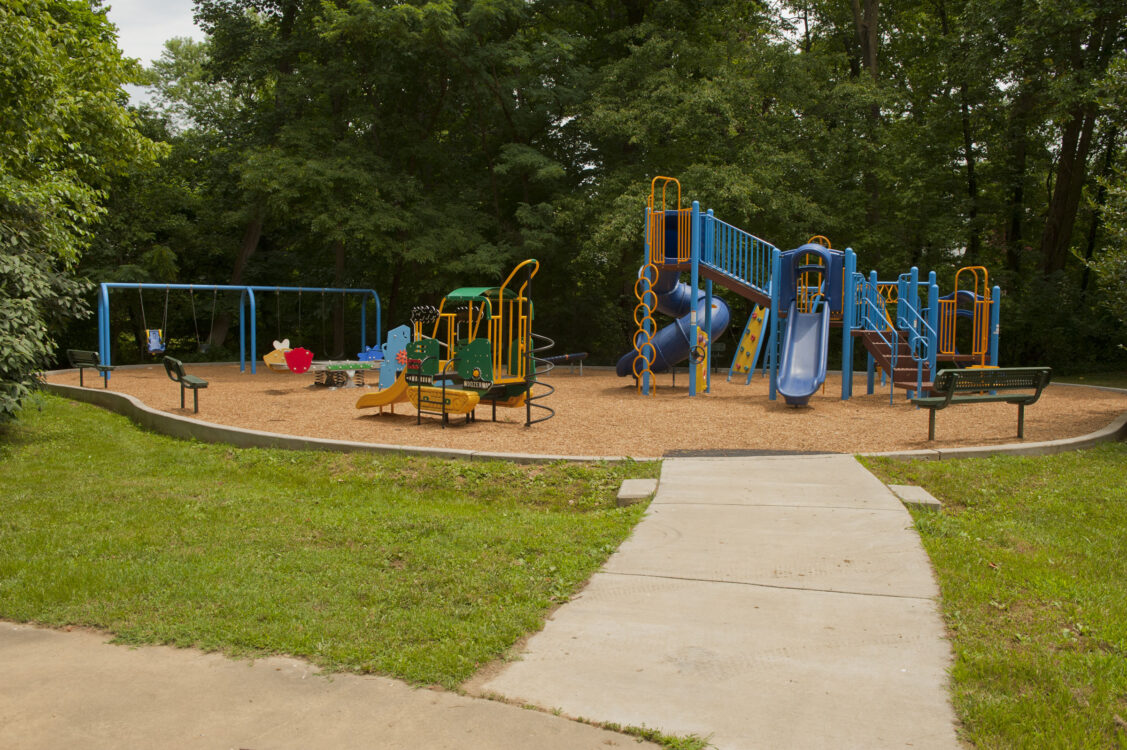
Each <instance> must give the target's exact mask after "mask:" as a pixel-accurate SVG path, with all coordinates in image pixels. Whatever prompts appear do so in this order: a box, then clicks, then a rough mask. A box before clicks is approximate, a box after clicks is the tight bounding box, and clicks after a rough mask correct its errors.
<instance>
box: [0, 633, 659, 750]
mask: <svg viewBox="0 0 1127 750" xmlns="http://www.w3.org/2000/svg"><path fill="white" fill-rule="evenodd" d="M106 641H107V638H106V636H104V635H100V634H97V633H91V632H87V631H74V632H70V633H64V632H59V631H54V630H45V629H40V628H34V627H30V626H27V625H16V624H13V623H8V622H0V748H21V750H38V749H40V748H42V749H43V750H56V749H57V748H82V750H100V749H101V748H105V749H106V750H111V749H112V750H121V749H122V748H160V750H177V749H179V748H191V749H193V750H194V749H195V748H207V749H208V750H216V749H220V750H226V749H227V748H241V749H243V750H266V749H271V750H288V749H290V748H292V749H293V750H299V749H300V750H316V749H317V748H326V749H330V748H331V749H332V750H344V749H347V748H358V749H359V748H365V749H371V748H380V750H391V749H393V748H403V750H416V749H418V748H427V749H428V750H429V749H431V748H450V750H455V749H456V748H471V749H476V750H495V749H497V750H506V749H512V750H524V749H525V748H549V749H552V750H573V748H586V749H588V750H613V748H621V749H622V750H626V749H627V748H629V749H630V750H633V748H637V747H645V748H651V749H652V750H656V747H657V746H656V745H653V744H650V743H639V742H638V741H637V740H636V739H635V738H633V737H629V736H626V735H622V734H618V733H615V732H607V731H604V730H601V729H596V728H594V727H591V726H587V725H585V724H580V723H577V722H573V721H568V720H567V719H563V718H560V717H557V716H552V715H550V714H546V713H541V712H538V711H530V710H527V709H522V708H517V707H515V706H509V705H505V704H504V703H499V702H496V701H487V700H481V699H475V698H467V697H464V696H460V695H455V694H453V693H448V692H442V691H431V690H425V689H417V690H416V689H412V688H411V687H409V686H407V685H405V684H404V683H402V682H398V681H396V680H391V679H387V678H383V677H362V676H357V675H332V676H331V677H321V676H317V674H316V672H315V668H313V667H310V665H309V664H307V663H305V662H302V661H298V660H296V659H285V658H269V659H259V660H257V661H255V662H249V661H236V660H232V659H228V658H226V657H223V656H220V655H218V654H203V653H200V652H199V651H195V650H192V649H174V648H166V647H159V646H146V647H142V648H129V647H126V646H114V645H110V644H108V643H107V642H106Z"/></svg>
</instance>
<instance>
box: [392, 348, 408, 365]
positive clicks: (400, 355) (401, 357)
mask: <svg viewBox="0 0 1127 750" xmlns="http://www.w3.org/2000/svg"><path fill="white" fill-rule="evenodd" d="M395 361H396V362H398V363H399V364H401V365H405V364H407V350H406V349H400V350H399V351H398V352H396V354H395Z"/></svg>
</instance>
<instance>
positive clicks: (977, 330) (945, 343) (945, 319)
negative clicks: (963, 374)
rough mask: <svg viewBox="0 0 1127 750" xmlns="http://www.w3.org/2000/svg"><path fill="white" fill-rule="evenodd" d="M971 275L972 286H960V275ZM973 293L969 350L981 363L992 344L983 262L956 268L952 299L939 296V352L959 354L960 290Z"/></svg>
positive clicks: (988, 284)
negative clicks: (967, 287)
mask: <svg viewBox="0 0 1127 750" xmlns="http://www.w3.org/2000/svg"><path fill="white" fill-rule="evenodd" d="M964 273H965V274H967V275H968V276H969V277H970V282H971V284H972V288H970V289H960V288H959V282H960V277H962V276H963V274H964ZM960 291H964V292H970V293H971V300H972V306H971V320H970V326H971V350H970V352H969V354H970V355H971V356H973V357H976V358H978V361H979V364H980V365H985V364H986V356H987V353H988V350H989V346H990V304H991V299H990V279H989V275H988V274H987V271H986V268H985V267H983V266H964V267H963V268H960V269H959V270H958V271H956V272H955V291H954V292H952V294H951V299H942V300H939V355H940V356H943V355H946V356H954V355H956V354H958V353H959V352H958V346H957V343H956V342H957V336H958V332H959V330H960V326H959V292H960Z"/></svg>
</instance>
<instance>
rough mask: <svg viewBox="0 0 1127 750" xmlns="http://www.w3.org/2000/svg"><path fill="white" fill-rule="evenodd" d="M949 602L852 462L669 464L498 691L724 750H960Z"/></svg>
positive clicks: (875, 486)
mask: <svg viewBox="0 0 1127 750" xmlns="http://www.w3.org/2000/svg"><path fill="white" fill-rule="evenodd" d="M936 592H937V588H936V585H935V583H934V580H933V579H932V577H931V569H930V566H929V564H928V561H927V558H926V556H925V554H924V552H923V549H922V546H921V545H920V542H919V539H918V537H917V535H916V533H915V529H914V527H913V526H912V522H911V518H910V516H909V514H908V512H907V511H906V510H905V509H904V507H903V505H901V503H900V502H899V500H897V499H896V497H895V496H894V495H893V494H892V493H891V492H890V491H889V490H888V488H887V487H885V486H884V485H882V484H881V483H880V482H879V480H877V479H876V478H875V477H873V476H872V475H871V474H869V473H868V472H867V471H865V470H864V468H863V467H862V466H861V465H860V464H859V463H857V461H856V460H854V459H853V458H852V457H849V456H817V457H807V456H801V457H788V458H778V457H763V458H732V459H710V458H702V459H672V460H667V461H666V462H665V463H664V464H663V468H662V476H661V481H660V484H659V486H658V493H657V496H656V497H655V498H654V501H653V502H652V503H651V504H650V506H649V508H648V510H647V513H646V517H645V518H644V519H643V521H642V523H641V524H639V526H638V527H637V528H636V529H635V531H634V534H633V535H632V536H631V538H630V539H629V540H627V542H626V543H625V544H623V545H622V547H621V548H620V549H619V551H618V552H616V553H615V554H614V555H613V556H612V557H611V559H610V560H609V561H608V562H607V564H606V566H604V569H603V571H601V572H600V573H598V574H596V575H595V576H594V577H593V578H592V580H591V582H590V584H589V586H588V587H587V588H586V589H585V590H584V591H583V592H582V593H581V594H580V595H579V596H577V597H574V598H573V599H572V601H571V602H569V603H568V604H565V605H564V606H563V607H561V608H560V609H559V610H557V611H556V613H555V615H554V616H553V617H552V619H551V620H550V621H549V622H548V624H547V625H546V627H545V628H544V630H543V631H542V632H541V633H539V634H537V635H535V636H534V637H532V638H531V639H530V640H529V642H528V643H527V646H526V648H525V651H524V653H523V654H522V656H521V660H520V661H516V662H514V663H512V664H510V665H508V666H507V667H506V668H505V669H504V670H502V671H501V672H500V673H499V674H497V675H495V676H494V677H493V678H492V679H490V680H487V681H486V682H485V683H484V685H482V689H484V690H488V691H494V692H497V693H500V694H502V695H504V696H507V697H509V698H513V699H516V700H520V701H524V702H528V703H533V704H535V705H539V706H542V707H545V708H559V709H562V710H563V711H564V712H566V713H568V714H571V715H578V716H585V717H588V718H592V719H596V720H600V721H613V722H620V723H624V724H632V725H644V726H649V727H656V728H659V729H661V730H663V731H666V732H671V733H690V732H691V733H696V734H699V735H702V736H709V737H710V738H711V742H712V743H713V744H714V745H715V746H716V747H718V748H720V750H730V749H740V748H772V749H774V750H783V749H786V748H795V749H796V750H797V749H799V748H801V749H803V750H805V749H806V748H883V747H908V746H910V747H915V748H950V749H951V750H954V748H957V747H959V745H958V741H957V739H956V736H955V720H954V713H953V711H952V709H951V706H950V703H949V700H948V696H947V679H946V670H947V668H948V666H949V664H950V659H951V656H950V649H949V646H948V644H947V642H946V640H945V638H944V629H943V623H942V621H941V618H940V617H939V614H938V610H937V607H936V605H935V600H934V597H935V596H936Z"/></svg>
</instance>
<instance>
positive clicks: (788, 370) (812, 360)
mask: <svg viewBox="0 0 1127 750" xmlns="http://www.w3.org/2000/svg"><path fill="white" fill-rule="evenodd" d="M821 308H822V309H821V312H812V313H800V312H798V311H797V309H796V307H795V303H794V302H791V303H790V310H789V311H788V312H787V329H786V338H785V339H784V340H783V342H784V343H783V356H782V358H781V360H780V362H779V380H778V386H777V387H778V389H779V393H781V394H783V398H785V399H786V402H787V403H788V404H790V405H791V406H804V405H805V404H806V402H807V401H809V400H810V397H811V396H813V395H814V394H815V393H817V392H818V389H819V388H820V387H821V386H822V383H824V382H825V381H826V358H827V356H828V355H829V351H830V346H829V344H830V306H829V305H827V304H822V306H821Z"/></svg>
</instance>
